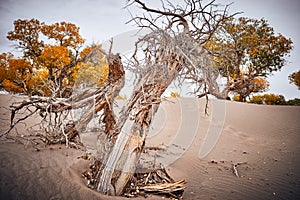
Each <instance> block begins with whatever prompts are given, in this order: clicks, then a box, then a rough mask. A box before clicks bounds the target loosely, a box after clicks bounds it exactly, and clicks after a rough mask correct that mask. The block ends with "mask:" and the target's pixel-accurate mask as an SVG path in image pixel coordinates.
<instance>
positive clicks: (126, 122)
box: [97, 51, 184, 195]
mask: <svg viewBox="0 0 300 200" xmlns="http://www.w3.org/2000/svg"><path fill="white" fill-rule="evenodd" d="M156 60H157V61H156V63H154V64H153V65H151V67H149V66H148V67H146V68H145V69H144V72H143V73H142V76H141V78H140V79H139V81H138V84H137V86H136V87H135V89H134V92H133V94H132V96H131V98H130V99H129V100H128V102H127V104H126V106H125V107H124V108H123V110H122V115H121V116H120V118H119V121H118V122H117V126H116V128H115V129H113V131H111V132H110V134H109V136H108V137H107V138H105V139H104V138H103V137H102V138H101V139H100V140H99V143H100V144H99V145H98V147H102V148H100V149H98V157H99V158H100V161H101V163H102V166H101V168H100V169H101V170H100V172H99V176H98V180H99V183H98V187H97V190H98V191H99V192H101V193H104V194H110V195H121V194H122V192H123V190H124V187H125V186H126V185H127V183H128V181H129V180H130V179H131V177H132V175H133V173H134V172H135V169H136V164H137V161H138V159H139V157H140V154H141V152H142V150H143V148H144V144H145V138H146V135H147V133H148V130H149V126H150V123H151V121H152V119H153V116H154V114H155V112H156V110H157V108H158V106H159V104H160V102H161V100H160V97H161V95H162V94H163V93H164V91H165V90H166V88H167V87H168V86H169V84H170V83H171V82H172V81H173V80H174V78H175V77H176V76H177V74H178V72H179V71H180V70H181V69H182V67H183V63H184V62H183V59H182V57H180V56H178V55H176V54H174V53H172V52H168V51H161V53H160V54H159V56H158V57H157V59H156ZM103 141H105V142H104V143H103ZM105 147H106V148H107V147H108V148H107V149H105Z"/></svg>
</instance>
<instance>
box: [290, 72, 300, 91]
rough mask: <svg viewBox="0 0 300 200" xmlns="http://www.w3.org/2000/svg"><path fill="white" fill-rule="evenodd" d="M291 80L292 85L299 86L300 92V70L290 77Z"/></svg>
mask: <svg viewBox="0 0 300 200" xmlns="http://www.w3.org/2000/svg"><path fill="white" fill-rule="evenodd" d="M289 80H290V83H294V84H295V85H296V86H298V90H300V70H299V71H298V72H294V73H292V74H291V75H289Z"/></svg>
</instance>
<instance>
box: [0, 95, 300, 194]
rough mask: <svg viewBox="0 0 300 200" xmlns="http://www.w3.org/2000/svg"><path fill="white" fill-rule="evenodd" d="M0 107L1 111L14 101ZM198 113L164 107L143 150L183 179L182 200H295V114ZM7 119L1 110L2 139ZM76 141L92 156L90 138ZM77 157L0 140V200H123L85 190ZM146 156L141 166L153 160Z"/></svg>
mask: <svg viewBox="0 0 300 200" xmlns="http://www.w3.org/2000/svg"><path fill="white" fill-rule="evenodd" d="M0 100H1V106H6V107H7V106H8V105H9V103H11V102H12V101H14V100H15V98H11V97H10V96H8V95H1V96H0ZM204 106H205V101H204V100H202V99H201V100H199V99H191V98H182V99H169V100H168V101H164V102H163V104H162V106H161V108H160V109H159V111H158V115H157V117H156V118H155V120H154V124H153V127H152V129H151V131H150V133H149V136H148V139H147V143H146V146H150V147H151V146H160V147H162V149H163V150H160V151H156V152H155V155H156V162H162V163H163V164H164V165H166V167H167V169H168V170H169V172H170V174H171V175H172V176H173V177H174V178H175V179H185V180H187V182H188V184H187V189H186V191H185V193H184V196H183V199H300V151H299V150H300V146H299V142H300V123H299V119H300V107H289V106H264V105H250V104H243V103H236V102H229V101H218V100H210V102H209V114H208V115H205V114H204ZM8 117H9V114H8V112H7V110H5V109H3V108H2V109H1V118H0V119H1V129H0V131H2V132H3V131H4V130H5V128H7V126H8V121H7V119H8ZM22 130H23V131H24V133H25V132H26V131H25V129H24V127H23V128H22V127H19V130H18V131H19V134H20V131H22ZM82 137H83V138H84V141H85V144H87V145H88V146H89V149H90V150H93V148H95V143H93V141H94V139H93V138H95V136H94V135H92V134H89V133H86V134H83V135H82ZM82 153H83V152H82V151H80V150H75V149H67V148H66V147H65V146H63V145H55V146H47V147H45V148H43V149H41V150H40V151H36V150H35V149H34V148H32V147H30V146H24V145H22V144H18V143H17V142H13V141H9V140H1V143H0V155H1V159H0V199H123V198H122V197H107V196H103V195H101V194H98V193H97V192H95V191H92V190H90V189H89V188H87V187H86V186H85V182H84V180H83V179H82V178H81V177H80V172H82V171H83V170H84V169H86V168H87V166H88V164H89V162H88V161H85V160H83V159H78V158H77V157H79V156H80V155H82ZM149 155H153V152H148V154H145V155H143V157H142V161H143V162H146V161H147V160H149V159H153V157H151V156H149ZM233 164H237V168H236V169H237V173H238V177H237V176H236V175H235V174H234V173H233V171H232V166H233ZM124 199H125V198H124ZM140 199H144V198H140ZM148 199H161V197H158V196H150V197H149V198H148Z"/></svg>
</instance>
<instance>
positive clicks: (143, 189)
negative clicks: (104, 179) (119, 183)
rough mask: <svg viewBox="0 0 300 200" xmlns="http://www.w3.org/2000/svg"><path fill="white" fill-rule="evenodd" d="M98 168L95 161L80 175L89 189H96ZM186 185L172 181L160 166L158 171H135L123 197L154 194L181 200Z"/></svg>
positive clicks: (97, 163) (98, 163) (98, 164)
mask: <svg viewBox="0 0 300 200" xmlns="http://www.w3.org/2000/svg"><path fill="white" fill-rule="evenodd" d="M100 168H101V164H100V162H99V161H95V162H94V163H93V164H92V165H91V166H90V169H89V170H87V171H85V172H83V173H82V174H81V175H82V177H83V178H85V179H86V180H87V185H88V187H89V188H91V189H94V190H96V188H97V185H98V183H97V180H98V179H97V176H99V175H98V174H97V172H98V171H99V169H100ZM186 183H187V182H186V181H185V180H179V181H174V180H173V179H172V178H171V177H170V175H169V174H168V172H167V171H166V170H165V168H164V167H163V166H162V165H161V167H160V168H159V169H152V170H150V171H149V170H147V172H139V171H136V172H135V173H134V175H133V177H132V179H131V181H130V182H129V183H128V184H127V186H126V187H125V189H124V193H123V196H125V197H130V198H132V197H138V196H144V197H146V196H147V195H149V194H155V195H162V196H166V197H172V198H175V199H181V197H182V194H183V192H184V189H185V184H186Z"/></svg>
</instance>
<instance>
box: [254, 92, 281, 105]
mask: <svg viewBox="0 0 300 200" xmlns="http://www.w3.org/2000/svg"><path fill="white" fill-rule="evenodd" d="M249 102H250V103H255V104H266V105H286V101H285V98H284V96H282V95H276V94H263V95H255V96H253V97H252V98H251V99H250V101H249Z"/></svg>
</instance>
